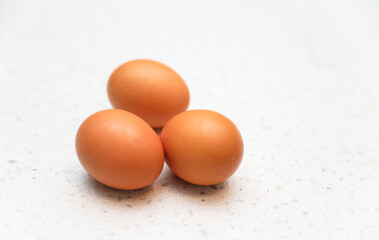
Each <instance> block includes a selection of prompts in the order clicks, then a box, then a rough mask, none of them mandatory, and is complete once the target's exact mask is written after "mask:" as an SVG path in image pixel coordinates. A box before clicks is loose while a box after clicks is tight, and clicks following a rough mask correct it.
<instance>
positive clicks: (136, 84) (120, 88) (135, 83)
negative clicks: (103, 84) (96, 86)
mask: <svg viewBox="0 0 379 240" xmlns="http://www.w3.org/2000/svg"><path fill="white" fill-rule="evenodd" d="M107 91H108V97H109V100H110V102H111V104H112V106H113V107H114V108H119V109H123V110H126V111H129V112H131V113H134V114H136V115H137V116H139V117H141V118H142V119H143V120H145V121H146V122H147V123H148V124H149V125H150V126H151V127H153V128H160V127H162V126H163V125H164V124H165V123H166V122H167V121H168V120H169V119H170V118H172V117H173V116H175V115H177V114H179V113H181V112H183V111H185V110H186V109H187V107H188V105H189V100H190V94H189V90H188V87H187V85H186V83H185V82H184V81H183V79H182V78H181V77H180V75H179V74H178V73H176V72H175V71H174V70H173V69H171V68H169V67H168V66H166V65H164V64H162V63H160V62H156V61H153V60H146V59H138V60H132V61H129V62H126V63H124V64H122V65H121V66H119V67H118V68H117V69H116V70H114V72H113V73H112V75H111V76H110V78H109V80H108V87H107Z"/></svg>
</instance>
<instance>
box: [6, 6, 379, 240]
mask: <svg viewBox="0 0 379 240" xmlns="http://www.w3.org/2000/svg"><path fill="white" fill-rule="evenodd" d="M378 12H379V4H378V2H377V1H374V0H372V1H360V0H351V1H326V0H325V1H294V0H289V1H280V0H273V1H263V0H262V1H248V0H247V1H200V0H196V1H167V0H163V1H121V0H120V1H105V0H104V1H89V0H86V1H76V0H67V1H26V0H25V1H23V0H12V1H10V0H9V1H6V0H3V1H0V203H1V204H0V239H228V240H229V239H238V240H240V239H282V240H283V239H288V240H293V239H301V240H303V239H317V240H320V239H333V240H335V239H341V240H350V239H351V240H356V239H370V240H377V239H379V104H378V103H379V70H378V69H379V68H378V65H379V57H378V55H379V44H378V43H379V14H378ZM135 58H150V59H154V60H158V61H161V62H163V63H165V64H167V65H168V66H170V67H172V68H173V69H175V70H176V71H177V72H178V73H179V74H181V76H182V77H183V78H184V79H185V81H186V82H187V84H188V86H189V89H190V92H191V104H190V109H196V108H206V109H212V110H215V111H218V112H220V113H222V114H224V115H225V116H227V117H229V118H230V119H231V120H233V121H234V122H235V123H236V125H237V126H238V128H239V129H240V131H241V133H242V135H243V138H244V144H245V155H244V159H243V162H242V165H241V167H240V168H239V170H238V171H237V172H236V173H235V175H233V176H232V177H231V178H230V179H229V180H227V181H226V182H224V183H222V184H219V185H216V186H212V187H200V186H194V185H190V184H188V183H185V182H183V181H181V180H179V179H178V178H176V177H175V176H174V175H173V174H172V173H171V172H170V170H169V169H168V168H167V167H166V166H165V168H164V170H163V172H162V175H161V176H160V177H159V179H158V180H157V181H156V182H155V183H154V184H152V185H151V186H149V187H147V188H145V189H142V190H139V191H118V190H113V189H110V188H108V187H105V186H103V185H101V184H99V183H97V182H95V181H94V180H93V179H92V178H91V177H89V176H88V175H87V173H86V172H85V171H84V170H83V168H82V167H81V165H80V163H79V161H78V159H77V157H76V154H75V149H74V139H75V134H76V131H77V128H78V127H79V125H80V123H81V122H82V121H83V120H84V119H85V118H86V117H87V116H89V115H90V114H92V113H94V112H96V111H98V110H102V109H106V108H110V104H109V101H108V99H107V95H106V82H107V79H108V77H109V75H110V73H111V72H112V71H113V69H114V68H115V67H116V66H118V65H119V64H121V63H123V62H125V61H127V60H131V59H135Z"/></svg>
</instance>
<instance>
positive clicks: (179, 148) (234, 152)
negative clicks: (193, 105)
mask: <svg viewBox="0 0 379 240" xmlns="http://www.w3.org/2000/svg"><path fill="white" fill-rule="evenodd" d="M161 141H162V144H163V148H164V151H165V155H166V163H167V165H168V166H169V167H170V168H171V170H172V171H173V172H174V173H175V174H176V175H177V176H179V177H180V178H182V179H183V180H185V181H187V182H190V183H193V184H198V185H212V184H217V183H220V182H223V181H225V180H226V179H227V178H229V177H230V176H231V175H232V174H233V173H234V172H235V171H236V170H237V168H238V167H239V165H240V163H241V160H242V156H243V141H242V137H241V134H240V133H239V131H238V129H237V127H236V126H235V125H234V124H233V122H232V121H230V120H229V119H228V118H226V117H224V116H223V115H221V114H219V113H217V112H213V111H209V110H191V111H187V112H183V113H180V114H178V115H176V116H175V117H173V118H172V119H170V120H169V121H168V122H167V123H166V125H165V126H164V127H163V129H162V132H161Z"/></svg>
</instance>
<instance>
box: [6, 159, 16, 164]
mask: <svg viewBox="0 0 379 240" xmlns="http://www.w3.org/2000/svg"><path fill="white" fill-rule="evenodd" d="M7 162H8V163H9V164H15V163H17V161H16V160H8V161H7Z"/></svg>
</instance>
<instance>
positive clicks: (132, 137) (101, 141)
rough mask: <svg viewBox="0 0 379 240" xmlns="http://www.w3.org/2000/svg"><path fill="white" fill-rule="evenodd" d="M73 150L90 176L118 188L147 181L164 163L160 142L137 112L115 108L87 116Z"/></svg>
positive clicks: (144, 184) (154, 175)
mask: <svg viewBox="0 0 379 240" xmlns="http://www.w3.org/2000/svg"><path fill="white" fill-rule="evenodd" d="M76 152H77V155H78V158H79V160H80V162H81V164H82V165H83V167H84V168H85V169H86V170H87V172H88V173H89V174H90V175H91V176H92V177H93V178H95V179H96V180H97V181H99V182H101V183H103V184H105V185H107V186H109V187H113V188H118V189H126V190H133V189H139V188H143V187H146V186H148V185H150V184H151V183H153V182H154V180H155V179H156V178H157V177H158V176H159V174H160V173H161V171H162V168H163V164H164V152H163V148H162V144H161V142H160V140H159V137H158V136H157V134H156V133H155V132H154V130H153V129H152V128H151V127H150V126H149V125H148V124H147V123H146V122H145V121H143V120H142V119H141V118H139V117H138V116H136V115H134V114H132V113H129V112H127V111H124V110H119V109H109V110H103V111H100V112H97V113H95V114H93V115H91V116H90V117H88V118H87V119H86V120H85V121H84V122H83V123H82V124H81V126H80V127H79V130H78V132H77V135H76Z"/></svg>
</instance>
